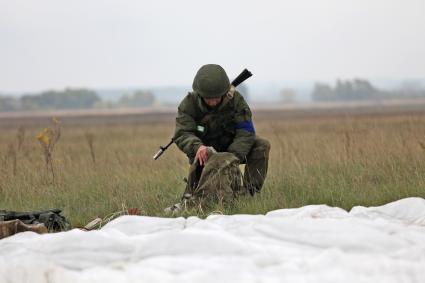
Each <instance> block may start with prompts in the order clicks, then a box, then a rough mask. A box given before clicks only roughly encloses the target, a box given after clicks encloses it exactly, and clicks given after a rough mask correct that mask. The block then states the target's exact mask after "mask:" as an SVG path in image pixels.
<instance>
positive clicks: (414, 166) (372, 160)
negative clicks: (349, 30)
mask: <svg viewBox="0 0 425 283" xmlns="http://www.w3.org/2000/svg"><path fill="white" fill-rule="evenodd" d="M271 122H272V123H271ZM47 126H49V125H46V127H47ZM256 128H257V131H258V133H259V135H260V136H261V137H264V138H267V139H268V140H269V141H270V142H271V145H272V149H271V157H270V163H269V175H268V177H267V180H266V183H265V186H264V188H263V191H262V192H261V193H260V194H258V195H256V196H255V197H254V198H252V197H242V198H241V199H239V200H237V201H236V202H235V203H234V205H233V206H230V207H225V208H221V207H218V206H217V207H213V208H212V209H211V210H209V211H204V213H202V214H200V216H205V215H207V214H208V213H209V212H211V211H212V210H220V211H222V212H224V213H226V214H235V213H249V214H258V213H266V212H267V211H270V210H274V209H279V208H289V207H299V206H304V205H308V204H328V205H331V206H339V207H342V208H344V209H347V210H349V209H351V207H353V206H356V205H366V206H370V205H381V204H384V203H387V202H390V201H393V200H397V199H400V198H405V197H409V196H420V197H425V149H424V148H423V146H422V145H421V143H422V144H423V143H424V142H425V116H420V115H416V116H413V115H406V114H405V115H393V116H391V115H388V116H385V117H361V116H360V117H356V118H354V117H348V118H347V117H346V118H343V117H340V118H334V119H331V118H321V119H301V118H300V119H291V120H289V121H276V120H274V121H268V120H262V121H256ZM41 130H42V129H39V128H27V129H25V137H24V139H23V143H22V146H21V147H20V148H18V143H19V141H18V138H17V133H18V129H3V130H2V131H1V133H0V158H1V159H0V195H1V198H0V208H1V209H9V210H18V211H20V210H41V209H48V208H55V207H57V208H61V209H63V214H64V215H65V216H67V217H68V218H69V219H70V220H71V222H72V224H73V225H74V226H81V225H84V224H86V223H87V222H89V221H90V220H92V219H93V218H95V217H96V216H100V217H103V216H105V215H109V214H111V213H113V212H115V211H119V210H121V209H123V207H126V208H130V207H137V208H139V209H140V211H141V212H142V213H143V214H145V215H152V216H165V215H164V212H163V209H164V208H165V207H166V206H169V205H170V204H173V203H175V202H177V201H178V200H179V198H180V195H181V193H182V192H183V190H184V185H185V184H184V182H183V177H185V176H186V174H187V170H188V163H187V159H186V157H185V156H184V154H183V153H181V152H179V150H178V149H177V148H176V147H175V146H174V145H173V146H172V147H170V149H169V150H168V151H167V152H166V153H165V154H164V155H163V156H162V157H161V158H160V159H159V160H157V161H153V160H152V156H153V154H154V153H155V152H156V151H157V149H158V146H159V145H160V144H164V143H166V142H167V141H168V139H169V136H170V134H171V133H172V132H173V130H174V126H173V125H172V124H171V123H155V124H140V125H131V124H122V125H111V126H107V125H104V126H97V127H93V126H90V125H81V126H63V127H62V128H61V132H62V135H61V137H60V139H59V141H58V143H57V145H56V147H55V149H54V152H53V166H54V171H55V175H56V176H55V181H54V182H53V180H52V176H51V175H50V174H49V171H47V170H46V166H45V161H44V156H43V151H42V149H41V146H40V144H39V142H38V141H37V139H36V138H35V136H36V135H37V134H38V132H40V131H41ZM87 133H90V134H91V135H92V136H93V138H94V141H93V148H94V153H95V157H96V162H95V163H94V162H93V160H92V157H91V152H90V148H89V143H88V140H87ZM15 159H16V162H15ZM14 164H16V167H15V170H14V166H15V165H14ZM14 171H15V172H14ZM196 213H198V211H197V210H196V209H191V210H189V211H187V212H186V213H185V214H184V215H193V214H196Z"/></svg>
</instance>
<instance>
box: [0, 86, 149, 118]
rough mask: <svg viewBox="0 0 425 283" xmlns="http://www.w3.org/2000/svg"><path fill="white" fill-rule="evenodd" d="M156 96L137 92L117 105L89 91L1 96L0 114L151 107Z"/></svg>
mask: <svg viewBox="0 0 425 283" xmlns="http://www.w3.org/2000/svg"><path fill="white" fill-rule="evenodd" d="M154 103H155V96H154V95H153V93H151V92H149V91H136V92H134V93H132V94H127V95H124V96H123V97H122V98H121V99H120V100H119V101H118V102H116V103H104V102H102V100H101V99H100V97H99V96H98V94H97V93H96V92H95V91H93V90H89V89H84V88H81V89H73V88H67V89H65V90H63V91H55V90H49V91H45V92H42V93H39V94H35V95H29V94H26V95H23V96H21V97H19V98H16V97H11V96H2V95H0V112H6V111H26V110H57V109H58V110H60V109H90V108H105V107H108V108H116V107H149V106H152V105H154Z"/></svg>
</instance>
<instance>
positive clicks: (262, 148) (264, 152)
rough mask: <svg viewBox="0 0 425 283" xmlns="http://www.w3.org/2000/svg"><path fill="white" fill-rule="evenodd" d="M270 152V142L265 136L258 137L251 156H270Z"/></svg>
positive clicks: (257, 157) (255, 157) (256, 157)
mask: <svg viewBox="0 0 425 283" xmlns="http://www.w3.org/2000/svg"><path fill="white" fill-rule="evenodd" d="M269 152H270V142H269V141H268V140H266V139H263V138H258V137H257V138H256V139H255V143H254V146H253V148H252V150H251V152H250V155H249V158H254V159H259V158H261V159H262V158H268V156H269Z"/></svg>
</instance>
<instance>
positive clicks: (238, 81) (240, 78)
mask: <svg viewBox="0 0 425 283" xmlns="http://www.w3.org/2000/svg"><path fill="white" fill-rule="evenodd" d="M251 76H252V73H251V72H250V71H248V70H247V69H244V70H243V71H242V73H240V74H239V75H238V76H237V77H236V78H235V79H234V80H233V81H232V83H231V86H233V87H237V86H238V85H240V84H241V83H243V82H244V81H245V80H246V79H248V78H250V77H251ZM173 143H174V140H173V139H171V141H170V142H169V143H168V144H167V145H166V146H160V147H159V148H160V149H159V151H158V152H157V153H156V154H155V155H154V156H153V159H154V160H157V159H158V158H159V157H160V156H161V155H162V154H163V153H164V152H165V151H166V150H167V148H168V147H169V146H170V145H172V144H173Z"/></svg>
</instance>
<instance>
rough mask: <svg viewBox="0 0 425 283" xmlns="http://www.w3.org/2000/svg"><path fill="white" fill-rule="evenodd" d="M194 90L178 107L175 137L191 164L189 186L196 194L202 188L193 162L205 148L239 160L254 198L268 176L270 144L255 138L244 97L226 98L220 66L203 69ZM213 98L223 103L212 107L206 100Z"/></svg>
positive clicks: (248, 189) (224, 80)
mask: <svg viewBox="0 0 425 283" xmlns="http://www.w3.org/2000/svg"><path fill="white" fill-rule="evenodd" d="M193 89H194V91H193V92H190V93H189V94H188V95H187V96H186V97H185V98H184V99H183V101H182V102H181V103H180V105H179V107H178V115H177V118H176V129H175V134H174V141H175V143H176V145H177V146H178V147H179V148H180V149H181V150H182V151H183V152H184V153H185V154H186V155H187V157H188V158H189V162H190V164H192V166H191V169H190V174H189V185H190V186H192V189H193V190H194V189H196V187H199V186H202V184H200V183H197V182H198V181H200V179H201V169H202V168H199V166H197V164H196V163H195V164H194V158H195V155H196V152H197V150H198V148H199V147H200V146H201V145H205V146H211V147H213V148H214V149H215V150H216V151H217V152H228V153H232V155H219V156H220V158H223V160H224V159H226V158H227V159H229V158H230V159H232V157H231V156H233V158H235V156H236V158H235V159H236V160H237V161H238V162H239V163H241V164H246V167H245V172H244V176H243V183H244V187H245V189H246V190H247V191H249V192H250V193H251V194H252V195H253V194H254V193H255V192H259V191H260V190H261V188H262V186H263V183H264V179H265V177H266V175H267V167H268V158H269V150H270V144H269V142H268V141H267V140H265V139H261V138H259V137H257V136H256V135H255V129H254V126H253V123H252V119H251V110H250V108H249V106H248V104H247V103H246V102H245V100H244V98H243V96H242V95H241V94H240V93H239V92H237V91H235V92H234V93H233V97H232V98H229V97H226V94H227V93H228V91H229V89H230V83H229V79H228V77H227V75H226V73H225V72H224V70H223V69H222V68H221V67H220V66H218V65H205V66H203V67H202V68H201V69H200V70H199V71H198V73H197V75H196V76H195V79H194V83H193ZM211 97H221V99H222V100H221V103H220V104H219V105H218V106H217V107H214V108H211V107H209V106H208V105H207V104H206V103H205V102H204V100H203V98H211ZM225 156H227V157H225ZM208 162H209V160H208ZM208 162H207V164H206V165H208ZM232 162H233V161H232ZM197 167H198V169H196V168H197ZM201 181H202V180H201Z"/></svg>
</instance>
